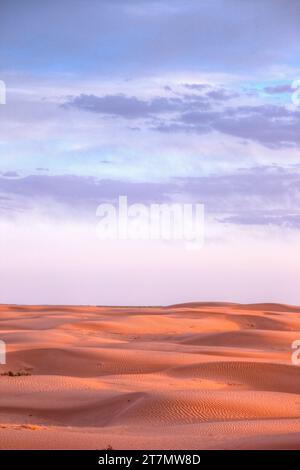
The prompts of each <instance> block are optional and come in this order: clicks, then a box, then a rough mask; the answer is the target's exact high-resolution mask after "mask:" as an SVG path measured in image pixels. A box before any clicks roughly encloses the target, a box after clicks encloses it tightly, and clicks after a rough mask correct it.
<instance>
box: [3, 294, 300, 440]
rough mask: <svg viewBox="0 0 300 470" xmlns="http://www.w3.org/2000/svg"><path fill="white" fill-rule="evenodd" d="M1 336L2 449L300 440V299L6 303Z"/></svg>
mask: <svg viewBox="0 0 300 470" xmlns="http://www.w3.org/2000/svg"><path fill="white" fill-rule="evenodd" d="M0 339H1V340H4V341H5V342H6V344H7V364H6V365H0V373H1V374H2V375H1V376H0V393H1V402H0V448H1V449H106V448H108V447H109V446H111V447H112V448H113V449H267V448H274V449H300V366H294V365H292V363H291V353H292V349H291V343H292V342H293V341H294V340H297V339H300V307H288V306H283V305H275V304H261V305H238V304H220V303H219V304H216V303H205V304H204V303H193V304H183V305H175V306H170V307H164V308H163V307H162V308H158V307H153V308H152V307H151V308H150V307H140V308H137V307H133V308H130V307H122V308H120V307H59V306H57V307H37V306H34V307H30V306H26V307H25V306H24V307H23V306H7V305H3V306H1V307H0ZM8 371H12V372H13V373H14V374H15V373H17V372H20V373H21V375H20V376H12V377H11V376H7V375H3V373H5V372H8ZM24 373H26V374H28V375H22V374H24Z"/></svg>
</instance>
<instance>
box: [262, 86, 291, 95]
mask: <svg viewBox="0 0 300 470" xmlns="http://www.w3.org/2000/svg"><path fill="white" fill-rule="evenodd" d="M264 91H265V92H266V93H269V94H270V95H280V94H282V93H291V92H292V85H291V83H285V84H283V85H275V86H268V87H265V88H264Z"/></svg>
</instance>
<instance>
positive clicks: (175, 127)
mask: <svg viewBox="0 0 300 470" xmlns="http://www.w3.org/2000/svg"><path fill="white" fill-rule="evenodd" d="M155 129H156V130H157V131H160V132H170V131H172V132H196V133H200V134H202V133H206V132H207V133H209V132H212V131H219V132H221V133H223V134H229V135H231V136H234V137H237V138H240V139H245V140H252V141H255V142H258V143H260V144H262V145H265V146H266V147H269V148H282V147H288V146H295V147H300V132H299V130H300V112H299V111H297V110H296V111H291V110H289V109H287V108H286V107H284V106H275V105H260V106H237V107H227V108H224V109H222V110H220V111H203V112H202V111H191V112H186V113H183V114H182V115H181V116H180V117H179V118H178V119H173V121H172V122H171V123H170V122H164V123H160V124H159V125H158V126H156V127H155Z"/></svg>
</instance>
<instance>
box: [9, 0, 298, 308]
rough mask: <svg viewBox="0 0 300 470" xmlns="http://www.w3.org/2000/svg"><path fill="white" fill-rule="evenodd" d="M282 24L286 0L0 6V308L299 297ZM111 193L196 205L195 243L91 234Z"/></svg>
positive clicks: (293, 20) (290, 16) (288, 67)
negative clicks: (199, 230) (199, 213)
mask: <svg viewBox="0 0 300 470" xmlns="http://www.w3.org/2000/svg"><path fill="white" fill-rule="evenodd" d="M299 23H300V3H299V1H298V0H277V1H276V2H274V1H273V0H251V1H250V0H209V1H208V0H202V1H200V0H199V1H193V0H173V1H172V2H170V1H165V0H160V1H154V0H153V1H152V0H147V1H143V0H139V1H137V0H97V1H96V0H60V1H58V0H52V1H51V2H41V1H39V0H27V1H26V2H24V1H22V0H1V3H0V57H1V60H0V81H1V82H0V83H2V84H4V85H5V98H6V99H5V104H4V103H2V104H0V280H1V282H0V302H1V303H24V304H92V305H94V304H97V305H157V304H163V305H167V304H173V303H176V302H185V301H186V302H188V301H235V302H243V303H253V302H264V301H268V302H269V301H270V302H282V303H289V304H298V305H299V304H300V291H299V283H298V279H299V276H300V266H299V264H300V263H299V261H298V260H299V242H300V210H299V203H300V24H299ZM3 90H4V88H3V86H2V87H0V102H1V94H2V97H3ZM2 102H3V99H2ZM120 195H126V196H127V197H128V201H129V203H131V204H133V203H140V204H141V203H142V204H144V205H146V206H147V207H148V206H149V205H150V204H153V203H164V204H171V203H174V202H176V203H181V204H184V203H194V204H196V203H201V204H203V205H204V208H205V239H204V244H203V247H202V248H201V249H199V250H188V249H187V248H186V245H185V244H184V243H179V242H178V243H177V242H172V241H169V242H166V241H165V240H156V241H153V240H152V241H151V240H136V241H133V240H103V239H99V236H97V224H98V222H99V221H98V219H97V215H96V214H97V212H96V211H97V207H98V205H99V204H102V203H111V204H117V201H118V198H119V196H120Z"/></svg>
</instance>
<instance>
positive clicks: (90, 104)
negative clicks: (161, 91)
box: [63, 94, 209, 119]
mask: <svg viewBox="0 0 300 470" xmlns="http://www.w3.org/2000/svg"><path fill="white" fill-rule="evenodd" d="M63 106H64V107H66V108H68V107H73V108H77V109H80V110H84V111H90V112H93V113H99V114H104V115H105V114H108V115H111V116H119V117H124V118H128V119H137V118H147V117H149V116H153V115H155V114H163V113H174V112H178V111H183V110H185V109H187V108H190V107H198V108H206V107H208V106H209V105H208V102H207V100H206V98H205V97H201V96H197V95H196V96H194V95H193V96H191V95H186V96H185V97H178V98H165V97H160V96H157V97H154V98H153V99H151V100H149V101H145V100H141V99H139V98H137V97H135V96H126V95H124V94H117V95H105V96H95V95H85V94H81V95H80V96H77V97H76V96H75V97H72V98H69V100H68V101H66V102H65V103H64V105H63Z"/></svg>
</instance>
